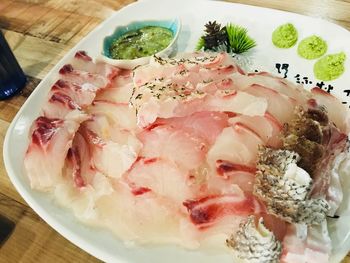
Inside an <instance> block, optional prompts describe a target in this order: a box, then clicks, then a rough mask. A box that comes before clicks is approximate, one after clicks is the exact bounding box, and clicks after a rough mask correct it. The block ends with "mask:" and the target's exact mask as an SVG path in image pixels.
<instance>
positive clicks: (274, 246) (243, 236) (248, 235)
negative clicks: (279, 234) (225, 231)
mask: <svg viewBox="0 0 350 263" xmlns="http://www.w3.org/2000/svg"><path fill="white" fill-rule="evenodd" d="M226 245H227V246H228V247H230V248H232V249H233V250H234V255H235V256H236V257H237V258H238V259H240V260H242V261H243V262H249V263H278V262H279V258H280V256H281V252H282V245H281V243H280V241H278V240H277V239H276V237H275V236H274V234H273V233H272V232H271V231H270V230H268V229H267V228H266V227H265V225H264V221H263V218H260V219H259V221H258V223H257V225H256V223H255V218H254V216H249V217H248V219H247V221H246V222H242V223H241V224H240V226H239V230H238V231H237V232H236V233H235V234H232V235H231V236H230V238H229V239H227V240H226Z"/></svg>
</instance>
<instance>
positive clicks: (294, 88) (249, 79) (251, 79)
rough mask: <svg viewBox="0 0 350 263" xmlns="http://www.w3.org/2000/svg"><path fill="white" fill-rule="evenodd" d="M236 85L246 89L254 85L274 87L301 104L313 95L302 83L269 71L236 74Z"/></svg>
mask: <svg viewBox="0 0 350 263" xmlns="http://www.w3.org/2000/svg"><path fill="white" fill-rule="evenodd" d="M233 78H234V81H235V86H236V87H239V89H240V90H245V89H246V88H249V87H251V86H252V85H260V86H264V87H267V88H269V89H273V90H275V91H276V92H278V93H280V94H283V95H286V96H287V97H289V98H291V99H292V100H294V101H296V102H297V103H298V104H299V105H305V104H306V103H307V101H308V99H310V97H311V95H310V93H309V92H308V91H306V90H305V89H304V88H303V87H302V86H301V85H295V84H294V83H292V82H290V81H287V80H286V79H283V78H280V77H277V76H274V75H272V74H270V73H268V72H259V73H249V74H248V75H239V74H235V75H234V77H233Z"/></svg>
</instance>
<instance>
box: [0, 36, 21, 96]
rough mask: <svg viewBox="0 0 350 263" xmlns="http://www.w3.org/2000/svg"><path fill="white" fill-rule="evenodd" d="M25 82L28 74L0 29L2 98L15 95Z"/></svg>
mask: <svg viewBox="0 0 350 263" xmlns="http://www.w3.org/2000/svg"><path fill="white" fill-rule="evenodd" d="M25 83H26V76H25V75H24V73H23V70H22V69H21V67H20V66H19V64H18V62H17V60H16V58H15V56H14V55H13V53H12V51H11V49H10V47H9V45H8V43H7V42H6V39H5V37H4V35H3V34H2V32H1V30H0V99H1V100H3V99H6V98H9V97H11V96H13V95H15V94H16V93H17V92H18V91H20V90H21V89H22V88H23V87H24V85H25Z"/></svg>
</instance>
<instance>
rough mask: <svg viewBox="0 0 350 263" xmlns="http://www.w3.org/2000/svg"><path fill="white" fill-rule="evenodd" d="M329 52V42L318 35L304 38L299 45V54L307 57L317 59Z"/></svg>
mask: <svg viewBox="0 0 350 263" xmlns="http://www.w3.org/2000/svg"><path fill="white" fill-rule="evenodd" d="M326 52H327V43H326V41H324V40H323V39H322V38H320V37H318V36H315V35H313V36H310V37H307V38H305V39H303V40H302V41H301V42H300V43H299V46H298V54H299V55H300V56H301V57H303V58H306V59H315V58H319V57H321V56H323V55H324V54H325V53H326Z"/></svg>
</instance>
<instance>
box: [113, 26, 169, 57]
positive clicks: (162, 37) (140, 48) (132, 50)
mask: <svg viewBox="0 0 350 263" xmlns="http://www.w3.org/2000/svg"><path fill="white" fill-rule="evenodd" d="M173 38H174V35H173V32H172V31H171V30H170V29H168V28H165V27H159V26H145V27H142V28H140V29H137V30H132V31H129V32H127V33H125V34H124V35H122V36H121V37H120V38H118V39H116V40H114V41H113V42H112V43H111V45H110V47H109V52H110V56H111V58H113V59H135V58H141V57H147V56H151V55H154V54H156V53H158V52H159V51H161V50H163V49H165V48H166V47H167V46H168V45H169V44H170V42H171V41H172V40H173Z"/></svg>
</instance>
